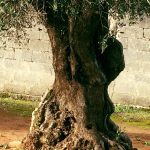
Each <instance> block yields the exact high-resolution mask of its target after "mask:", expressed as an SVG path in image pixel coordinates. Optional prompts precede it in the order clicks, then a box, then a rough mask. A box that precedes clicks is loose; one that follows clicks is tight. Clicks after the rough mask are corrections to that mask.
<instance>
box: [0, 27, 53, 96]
mask: <svg viewBox="0 0 150 150" xmlns="http://www.w3.org/2000/svg"><path fill="white" fill-rule="evenodd" d="M10 36H11V35H9V34H6V35H3V36H1V37H0V39H1V40H0V92H6V93H7V92H8V93H14V94H22V95H33V96H41V95H42V94H43V92H45V90H46V89H47V88H51V86H52V83H53V81H54V72H53V67H52V52H51V45H50V42H49V37H48V34H47V32H46V29H45V28H44V26H42V25H37V26H35V27H33V28H28V29H26V38H25V37H24V38H22V39H21V41H19V42H18V40H17V39H15V38H14V37H10Z"/></svg>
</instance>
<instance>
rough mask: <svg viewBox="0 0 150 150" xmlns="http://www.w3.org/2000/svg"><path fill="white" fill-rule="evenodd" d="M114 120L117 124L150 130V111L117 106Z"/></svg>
mask: <svg viewBox="0 0 150 150" xmlns="http://www.w3.org/2000/svg"><path fill="white" fill-rule="evenodd" d="M112 120H114V121H115V122H116V123H122V122H123V123H126V124H128V125H132V126H138V127H142V128H146V129H150V109H145V108H135V107H130V106H116V107H115V113H114V114H113V115H112Z"/></svg>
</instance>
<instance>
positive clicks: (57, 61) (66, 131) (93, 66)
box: [23, 5, 132, 150]
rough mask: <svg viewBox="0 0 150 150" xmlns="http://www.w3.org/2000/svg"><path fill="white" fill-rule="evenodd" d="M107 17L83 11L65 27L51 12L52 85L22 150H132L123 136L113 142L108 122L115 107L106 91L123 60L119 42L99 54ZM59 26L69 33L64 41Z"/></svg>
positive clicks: (112, 127) (110, 43)
mask: <svg viewBox="0 0 150 150" xmlns="http://www.w3.org/2000/svg"><path fill="white" fill-rule="evenodd" d="M103 9H106V10H107V7H105V5H104V7H103ZM106 12H107V11H105V12H104V13H103V11H102V13H101V15H99V14H97V13H96V12H95V10H93V9H92V8H91V7H89V6H88V5H87V7H86V8H85V9H84V13H82V14H81V15H79V16H77V17H75V16H67V21H66V20H65V21H64V20H63V19H62V20H61V18H58V17H56V18H55V17H52V13H51V12H49V14H51V17H52V18H51V17H50V18H48V19H49V20H48V21H49V22H48V24H49V26H48V34H49V37H50V41H51V44H52V50H53V66H54V70H55V83H54V85H53V89H52V90H50V91H48V92H47V94H46V95H45V96H44V97H43V99H42V101H41V102H40V104H39V107H38V108H37V109H36V110H35V111H34V113H33V116H32V123H31V129H30V133H29V134H28V136H27V137H26V138H25V139H24V140H23V146H24V149H27V150H54V149H56V150H92V149H93V150H104V149H105V150H109V149H114V150H117V149H119V150H121V149H122V150H123V149H127V150H130V149H132V144H131V141H130V140H129V139H128V137H127V136H126V135H124V134H120V137H119V138H118V139H119V140H116V136H118V135H117V126H116V125H115V124H114V123H113V122H112V121H111V120H110V115H111V114H112V113H113V111H114V106H113V103H112V102H111V100H110V98H109V95H108V92H107V88H108V85H109V84H110V82H111V81H112V80H114V79H115V78H116V76H117V75H118V74H119V73H120V71H122V70H123V69H124V58H123V53H122V45H121V43H120V42H119V41H117V40H115V39H113V38H109V39H108V40H107V48H106V49H105V51H104V52H103V53H102V50H101V48H100V46H99V44H98V42H101V41H102V39H103V38H104V36H105V35H106V34H107V33H108V18H107V17H108V14H107V13H106ZM53 15H54V14H53ZM53 20H55V21H56V22H54V21H53ZM60 24H61V26H63V27H65V29H67V30H65V31H64V34H63V35H62V32H60Z"/></svg>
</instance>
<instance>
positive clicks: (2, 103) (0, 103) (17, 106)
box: [0, 98, 38, 117]
mask: <svg viewBox="0 0 150 150" xmlns="http://www.w3.org/2000/svg"><path fill="white" fill-rule="evenodd" d="M37 105H38V102H37V101H25V100H14V99H12V98H0V109H1V110H4V111H7V112H10V113H11V114H15V115H17V116H23V117H30V116H31V114H32V112H33V110H34V109H35V107H36V106H37Z"/></svg>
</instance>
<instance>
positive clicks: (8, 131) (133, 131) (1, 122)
mask: <svg viewBox="0 0 150 150" xmlns="http://www.w3.org/2000/svg"><path fill="white" fill-rule="evenodd" d="M30 121H31V118H24V117H18V116H14V115H12V114H9V113H6V112H4V111H2V110H0V145H1V144H6V143H8V142H11V141H18V140H21V139H22V138H23V137H24V136H25V135H26V134H27V132H28V130H29V126H30ZM120 126H121V128H122V129H125V132H127V133H128V135H129V136H130V138H131V139H132V141H133V146H134V147H135V148H137V149H138V150H150V146H147V145H146V144H145V142H150V130H148V129H147V130H146V129H145V130H144V129H141V128H136V127H131V126H126V127H125V125H124V124H120ZM0 149H1V148H0Z"/></svg>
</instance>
